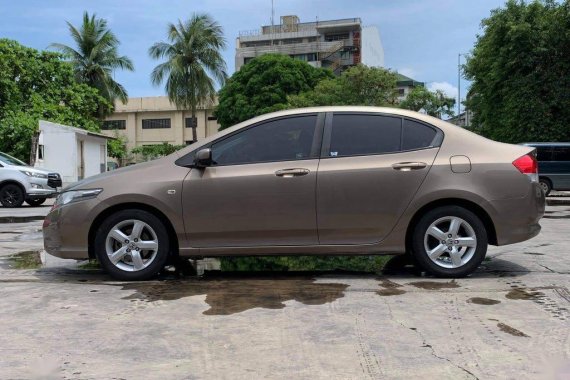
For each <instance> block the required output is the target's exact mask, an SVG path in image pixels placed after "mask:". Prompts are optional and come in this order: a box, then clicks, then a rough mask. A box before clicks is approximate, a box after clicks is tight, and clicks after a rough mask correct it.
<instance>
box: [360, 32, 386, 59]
mask: <svg viewBox="0 0 570 380" xmlns="http://www.w3.org/2000/svg"><path fill="white" fill-rule="evenodd" d="M361 35H362V63H363V64H365V65H367V66H373V67H383V66H384V47H383V46H382V40H381V39H380V33H379V32H378V28H376V27H375V26H366V27H363V28H362V34H361Z"/></svg>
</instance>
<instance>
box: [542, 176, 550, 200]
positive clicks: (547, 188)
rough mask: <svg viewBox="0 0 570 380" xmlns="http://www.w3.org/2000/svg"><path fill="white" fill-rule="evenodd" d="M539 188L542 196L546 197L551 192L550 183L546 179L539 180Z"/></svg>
mask: <svg viewBox="0 0 570 380" xmlns="http://www.w3.org/2000/svg"><path fill="white" fill-rule="evenodd" d="M539 183H540V187H542V191H544V196H547V195H548V194H550V192H551V191H552V183H551V182H550V180H549V179H547V178H541V179H540V180H539Z"/></svg>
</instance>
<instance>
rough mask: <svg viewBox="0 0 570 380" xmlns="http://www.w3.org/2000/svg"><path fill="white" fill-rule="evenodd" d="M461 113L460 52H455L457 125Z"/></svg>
mask: <svg viewBox="0 0 570 380" xmlns="http://www.w3.org/2000/svg"><path fill="white" fill-rule="evenodd" d="M459 115H461V53H459V54H457V125H459Z"/></svg>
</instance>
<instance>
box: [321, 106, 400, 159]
mask: <svg viewBox="0 0 570 380" xmlns="http://www.w3.org/2000/svg"><path fill="white" fill-rule="evenodd" d="M401 136H402V119H401V118H399V117H390V116H381V115H367V114H335V115H334V116H333V122H332V133H331V145H330V153H329V154H330V156H332V157H343V156H358V155H373V154H382V153H390V152H397V151H399V150H400V140H401Z"/></svg>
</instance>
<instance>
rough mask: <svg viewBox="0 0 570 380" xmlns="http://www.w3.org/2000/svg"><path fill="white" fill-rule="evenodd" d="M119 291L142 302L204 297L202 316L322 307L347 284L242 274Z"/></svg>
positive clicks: (136, 285) (140, 285)
mask: <svg viewBox="0 0 570 380" xmlns="http://www.w3.org/2000/svg"><path fill="white" fill-rule="evenodd" d="M121 286H122V289H123V290H132V291H135V293H134V294H132V295H129V296H127V297H125V298H123V299H128V300H141V301H146V302H154V301H173V300H178V299H181V298H185V297H191V296H198V295H205V296H206V300H205V301H206V303H207V304H208V305H209V306H210V308H209V309H208V310H206V311H204V313H203V314H205V315H230V314H236V313H241V312H243V311H246V310H250V309H254V308H258V307H259V308H264V309H283V308H284V307H285V306H286V305H285V302H286V301H291V300H295V301H297V302H301V303H303V304H305V305H324V304H326V303H330V302H333V301H335V300H337V299H339V298H342V297H344V292H345V290H346V289H347V288H348V285H347V284H338V283H317V282H315V278H313V277H309V276H291V275H288V276H286V277H284V276H276V275H275V274H274V273H273V274H268V275H267V276H260V275H259V274H256V275H254V276H248V277H244V276H243V275H237V276H229V275H224V276H223V277H216V278H211V279H208V278H205V279H202V280H190V281H163V282H147V283H129V284H124V285H121Z"/></svg>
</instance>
